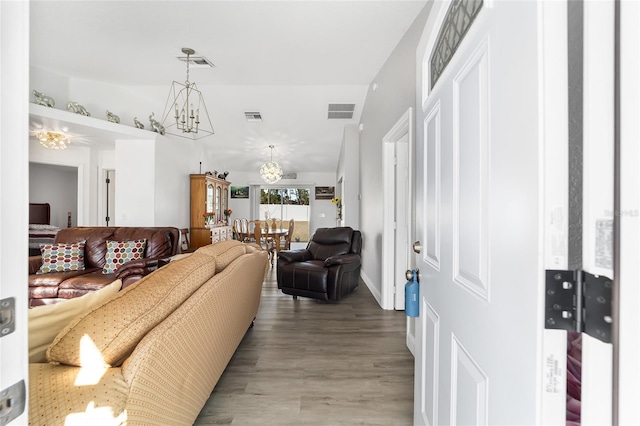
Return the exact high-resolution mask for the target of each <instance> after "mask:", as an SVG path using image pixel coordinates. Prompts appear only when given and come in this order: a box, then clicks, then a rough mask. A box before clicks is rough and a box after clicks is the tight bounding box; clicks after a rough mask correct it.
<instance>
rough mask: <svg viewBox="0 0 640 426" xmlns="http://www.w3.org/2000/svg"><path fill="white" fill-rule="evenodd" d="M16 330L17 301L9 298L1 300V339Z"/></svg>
mask: <svg viewBox="0 0 640 426" xmlns="http://www.w3.org/2000/svg"><path fill="white" fill-rule="evenodd" d="M15 329H16V299H15V298H14V297H8V298H6V299H2V300H0V337H4V336H6V335H7V334H11V333H13V332H14V331H15Z"/></svg>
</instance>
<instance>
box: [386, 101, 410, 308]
mask: <svg viewBox="0 0 640 426" xmlns="http://www.w3.org/2000/svg"><path fill="white" fill-rule="evenodd" d="M413 138H414V136H413V108H409V109H408V110H407V111H406V112H405V113H404V114H403V115H402V117H400V119H399V120H398V121H397V122H396V124H395V125H394V126H393V128H391V130H389V132H388V133H387V134H386V135H385V137H384V138H383V144H382V149H383V153H382V162H383V200H384V202H383V205H384V208H383V216H384V218H383V227H384V228H383V234H382V251H383V261H382V308H383V309H395V310H404V285H405V283H406V279H405V271H406V270H407V268H408V267H409V235H410V232H411V229H410V227H411V212H412V208H411V204H412V203H411V196H410V194H411V192H412V189H411V164H412V159H411V158H412V156H411V152H412V147H413Z"/></svg>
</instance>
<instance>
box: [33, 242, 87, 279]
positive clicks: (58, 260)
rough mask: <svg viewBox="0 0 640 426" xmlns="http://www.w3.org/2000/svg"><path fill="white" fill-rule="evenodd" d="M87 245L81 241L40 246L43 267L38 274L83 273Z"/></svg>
mask: <svg viewBox="0 0 640 426" xmlns="http://www.w3.org/2000/svg"><path fill="white" fill-rule="evenodd" d="M85 243H86V241H79V242H77V243H57V244H40V253H42V266H40V269H39V270H38V272H36V274H47V273H49V272H65V271H83V270H84V246H85Z"/></svg>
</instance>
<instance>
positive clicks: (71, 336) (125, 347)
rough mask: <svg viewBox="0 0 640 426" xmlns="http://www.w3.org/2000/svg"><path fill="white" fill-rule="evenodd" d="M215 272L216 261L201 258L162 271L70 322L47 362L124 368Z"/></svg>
mask: <svg viewBox="0 0 640 426" xmlns="http://www.w3.org/2000/svg"><path fill="white" fill-rule="evenodd" d="M215 270H216V262H215V260H214V259H212V258H211V257H210V256H206V255H203V254H196V253H194V254H193V255H192V256H189V257H187V258H185V259H182V260H179V261H176V262H171V263H169V264H168V265H166V266H163V267H162V268H160V269H158V270H156V271H155V272H153V273H151V274H149V275H147V276H145V277H144V278H142V279H141V280H140V281H137V282H136V283H134V284H132V285H131V286H129V287H127V288H125V289H124V290H122V291H120V292H119V293H118V294H117V295H116V296H115V297H114V298H113V299H111V300H109V301H108V302H107V303H105V304H103V305H101V306H99V307H97V308H95V309H93V310H91V311H90V312H88V313H86V314H85V315H82V316H79V317H77V318H76V319H75V320H73V321H71V322H70V323H69V324H68V325H67V327H65V329H64V330H62V331H61V332H60V334H58V336H56V338H55V340H54V341H53V343H52V344H51V345H50V346H49V348H48V349H47V360H48V361H53V362H59V363H61V364H68V365H76V366H80V367H104V366H109V367H112V366H118V365H120V364H121V363H122V362H123V361H124V359H125V358H126V357H127V356H128V355H129V354H130V353H131V351H132V350H133V349H134V348H135V346H136V345H137V344H138V342H139V341H140V339H142V338H143V337H144V335H145V334H146V333H147V332H148V331H149V330H151V329H152V328H154V327H155V326H156V325H157V324H158V323H160V322H161V321H162V320H164V319H165V318H166V317H167V316H168V315H169V314H170V313H171V312H173V311H174V310H175V309H176V308H177V307H178V306H180V305H181V304H182V302H184V301H185V300H186V299H187V298H188V297H189V296H191V294H192V293H193V292H194V291H195V290H197V289H198V288H199V287H200V286H201V285H202V284H203V283H204V282H205V281H207V280H208V279H209V278H211V277H212V276H213V275H214V274H215Z"/></svg>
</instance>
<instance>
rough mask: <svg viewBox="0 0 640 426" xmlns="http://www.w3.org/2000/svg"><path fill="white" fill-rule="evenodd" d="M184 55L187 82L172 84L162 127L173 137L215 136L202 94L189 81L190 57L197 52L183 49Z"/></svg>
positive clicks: (186, 48) (194, 84) (200, 137)
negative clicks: (185, 57)
mask: <svg viewBox="0 0 640 426" xmlns="http://www.w3.org/2000/svg"><path fill="white" fill-rule="evenodd" d="M182 53H184V54H186V55H187V61H186V62H187V80H186V81H185V82H184V84H182V83H178V82H177V81H174V82H173V83H171V89H170V90H169V96H167V102H166V103H165V106H164V113H163V114H162V125H163V126H164V128H165V131H166V133H169V134H171V135H174V136H180V137H183V138H188V139H193V140H196V139H202V138H204V137H206V136H210V135H213V125H212V124H211V119H210V118H209V111H207V106H206V105H205V103H204V98H203V97H202V92H200V90H198V87H197V86H196V83H192V82H190V81H189V56H190V55H193V54H194V53H196V52H195V51H194V50H193V49H190V48H188V47H183V48H182ZM201 118H202V119H203V120H201Z"/></svg>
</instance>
